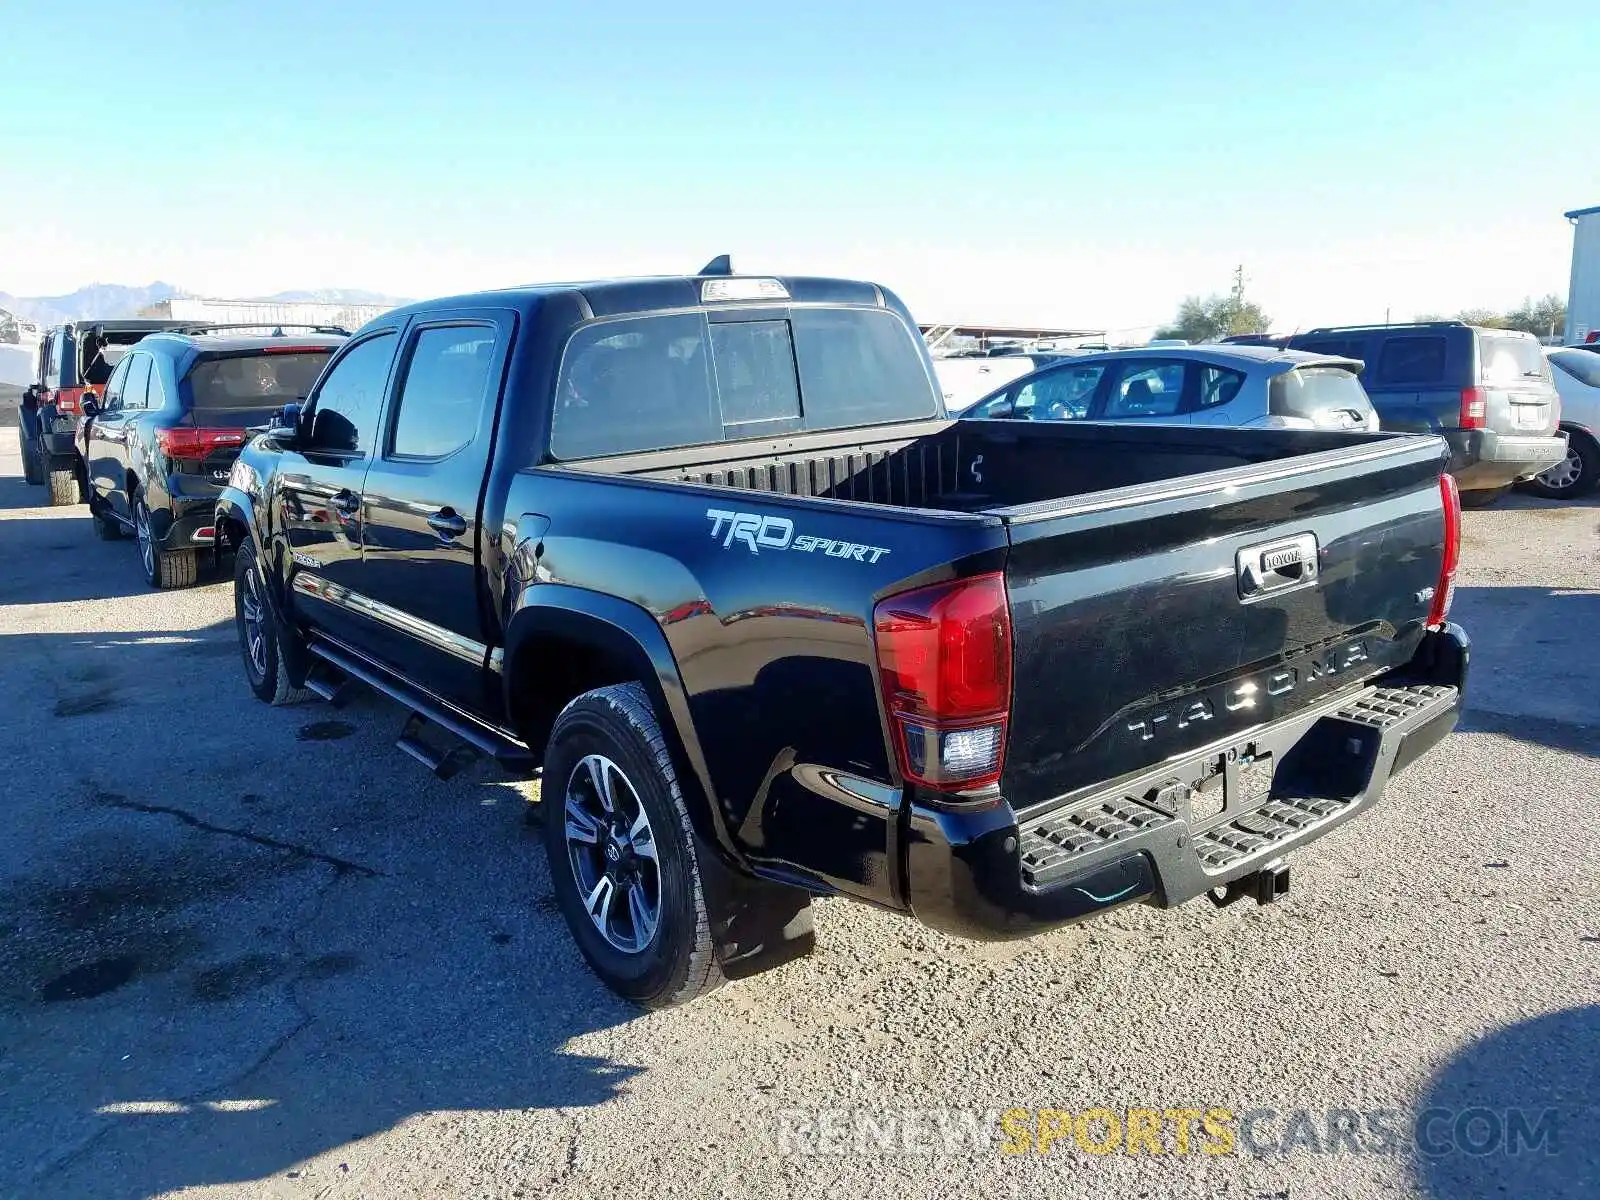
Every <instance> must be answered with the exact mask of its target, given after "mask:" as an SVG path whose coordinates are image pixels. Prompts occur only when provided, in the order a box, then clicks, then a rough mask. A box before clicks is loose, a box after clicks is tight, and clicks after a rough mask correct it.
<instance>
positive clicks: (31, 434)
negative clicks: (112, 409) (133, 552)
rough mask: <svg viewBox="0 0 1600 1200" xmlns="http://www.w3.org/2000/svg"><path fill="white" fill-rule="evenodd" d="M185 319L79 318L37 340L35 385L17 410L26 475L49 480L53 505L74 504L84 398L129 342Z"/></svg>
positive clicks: (103, 381) (95, 391)
mask: <svg viewBox="0 0 1600 1200" xmlns="http://www.w3.org/2000/svg"><path fill="white" fill-rule="evenodd" d="M183 324H185V322H182V321H145V320H126V321H123V320H117V321H79V322H78V323H77V324H75V325H56V326H54V327H53V328H51V329H47V330H46V331H45V333H44V336H43V337H42V338H40V339H39V361H38V364H37V366H36V368H35V370H34V376H33V386H32V387H30V388H28V390H27V391H26V392H24V393H23V396H22V406H21V408H20V409H19V410H18V412H17V429H18V438H17V440H18V443H19V444H20V445H21V447H22V475H23V478H24V479H26V480H27V481H28V482H29V483H46V482H48V483H49V485H50V503H51V504H76V503H78V501H79V495H78V485H79V482H80V480H79V477H78V474H77V472H76V470H75V463H74V454H73V435H74V433H75V431H76V429H77V426H78V417H79V416H80V415H81V414H82V412H83V404H84V401H85V399H87V398H88V397H90V396H93V395H97V394H98V393H99V392H100V391H101V389H102V388H104V387H105V384H106V381H107V380H109V379H110V378H111V373H112V371H113V370H114V369H115V368H116V365H117V363H118V362H119V361H121V358H122V356H123V355H124V354H126V353H127V352H128V347H130V346H132V345H133V344H134V343H135V342H137V341H138V340H139V339H140V338H142V337H144V336H145V335H147V334H150V333H155V332H157V331H159V330H163V329H174V328H178V327H180V326H182V325H183Z"/></svg>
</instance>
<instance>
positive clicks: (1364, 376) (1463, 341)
mask: <svg viewBox="0 0 1600 1200" xmlns="http://www.w3.org/2000/svg"><path fill="white" fill-rule="evenodd" d="M1288 344H1289V345H1290V346H1291V347H1294V348H1296V349H1301V350H1315V351H1318V352H1319V353H1323V354H1337V355H1341V356H1343V357H1346V358H1353V359H1359V360H1360V361H1362V362H1364V363H1365V364H1366V367H1365V369H1364V370H1363V371H1362V373H1361V382H1362V384H1363V385H1364V386H1365V387H1366V390H1367V394H1368V395H1369V396H1371V397H1372V403H1373V404H1374V405H1375V406H1376V408H1377V410H1378V416H1379V417H1380V418H1381V419H1382V421H1383V427H1384V428H1385V429H1395V430H1409V431H1414V432H1418V433H1437V434H1440V435H1441V436H1442V437H1443V438H1444V439H1445V440H1446V441H1447V442H1449V443H1450V449H1451V459H1450V472H1451V474H1453V475H1454V476H1455V477H1456V483H1457V484H1458V485H1459V486H1460V488H1461V496H1462V503H1463V504H1466V505H1469V506H1474V505H1480V506H1481V505H1483V504H1487V503H1491V502H1492V501H1493V500H1495V499H1496V498H1497V497H1499V496H1501V495H1503V494H1504V493H1505V491H1506V490H1507V489H1508V488H1509V487H1510V486H1511V485H1512V484H1513V483H1515V482H1516V481H1517V480H1519V479H1530V478H1532V477H1533V476H1535V475H1537V474H1539V472H1541V471H1543V470H1545V469H1546V468H1547V467H1551V466H1554V465H1555V464H1556V463H1559V462H1561V461H1562V460H1563V459H1565V458H1566V456H1567V446H1566V438H1565V437H1563V436H1562V435H1561V433H1560V432H1559V429H1558V422H1559V418H1560V414H1561V400H1560V397H1559V396H1558V395H1557V394H1556V389H1555V385H1554V384H1553V383H1552V382H1551V381H1550V368H1549V367H1548V365H1547V364H1546V363H1545V360H1544V355H1543V353H1542V352H1541V348H1540V346H1539V342H1538V339H1536V338H1535V337H1534V336H1533V335H1532V334H1530V333H1520V332H1517V331H1515V330H1509V329H1480V328H1478V327H1476V326H1472V325H1465V324H1463V323H1461V322H1460V321H1434V322H1427V323H1417V324H1409V325H1348V326H1338V327H1328V328H1323V329H1313V330H1310V331H1309V332H1307V333H1298V334H1295V335H1294V336H1293V337H1291V338H1290V339H1289V341H1288Z"/></svg>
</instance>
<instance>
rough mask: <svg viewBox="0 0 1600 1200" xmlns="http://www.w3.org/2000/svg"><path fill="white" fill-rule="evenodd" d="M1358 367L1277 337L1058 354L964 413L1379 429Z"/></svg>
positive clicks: (1352, 361) (1353, 361)
mask: <svg viewBox="0 0 1600 1200" xmlns="http://www.w3.org/2000/svg"><path fill="white" fill-rule="evenodd" d="M1360 373H1361V362H1360V360H1358V359H1352V358H1342V357H1339V356H1337V355H1330V354H1314V353H1308V352H1305V351H1301V350H1280V349H1278V348H1277V347H1276V346H1229V345H1219V346H1182V347H1162V348H1160V349H1156V348H1154V347H1149V346H1142V347H1138V348H1135V349H1131V350H1109V351H1105V352H1104V353H1100V354H1084V355H1078V356H1076V357H1073V358H1069V359H1066V360H1065V361H1063V362H1059V363H1053V364H1051V365H1050V366H1047V367H1044V368H1042V369H1040V370H1038V371H1035V372H1033V373H1032V374H1031V375H1024V376H1023V377H1022V378H1020V379H1017V380H1014V381H1012V382H1011V383H1010V384H1008V385H1007V386H1006V387H1004V388H1002V389H1000V390H999V391H996V392H992V393H990V394H989V395H988V396H985V397H984V398H983V399H982V400H980V401H978V403H976V404H975V405H973V406H972V408H970V409H969V410H968V411H967V412H965V413H963V414H962V416H963V418H974V417H977V418H988V419H991V420H992V419H996V418H999V419H1011V420H1024V421H1148V422H1151V423H1154V424H1162V425H1262V426H1267V427H1269V428H1279V429H1365V430H1376V429H1377V428H1378V414H1377V412H1376V411H1375V410H1374V409H1373V407H1372V401H1371V400H1370V399H1368V397H1367V393H1366V391H1365V389H1363V388H1362V386H1361V379H1360Z"/></svg>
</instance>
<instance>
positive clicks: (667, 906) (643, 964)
mask: <svg viewBox="0 0 1600 1200" xmlns="http://www.w3.org/2000/svg"><path fill="white" fill-rule="evenodd" d="M542 791H543V799H542V801H541V804H540V807H541V808H543V809H544V810H545V811H544V847H545V856H546V858H547V860H548V861H549V864H550V881H551V884H552V886H553V887H554V889H555V895H556V903H557V905H558V906H559V907H560V909H561V913H562V916H564V917H565V918H566V921H567V928H568V929H569V930H571V932H572V937H573V940H574V941H576V942H577V943H578V949H579V950H580V951H581V952H582V953H583V957H584V958H585V960H587V962H588V964H589V967H590V969H591V970H593V971H594V973H595V974H596V975H598V976H599V977H600V979H601V981H602V982H603V983H605V984H606V986H607V987H609V988H611V990H612V991H614V992H616V993H617V994H618V995H620V996H623V997H624V998H626V999H628V1000H632V1001H634V1002H635V1003H637V1004H641V1005H643V1006H644V1007H646V1008H667V1007H670V1006H672V1005H675V1004H683V1003H686V1002H687V1001H689V1000H693V999H695V998H696V997H698V996H702V995H704V994H705V993H707V992H709V991H711V990H713V989H714V988H716V987H717V986H718V985H719V984H721V983H722V981H723V976H722V972H721V970H720V968H719V967H718V965H717V960H716V951H715V947H714V945H713V942H712V938H711V922H710V919H709V917H708V916H707V909H706V898H705V892H704V889H703V887H702V884H701V879H700V867H699V862H698V860H697V857H696V853H697V847H696V839H695V835H694V830H693V827H692V825H691V824H690V820H689V810H688V808H687V806H686V805H685V804H684V800H683V792H682V790H681V789H680V788H679V787H678V780H677V773H676V772H675V771H674V769H673V766H672V757H671V755H670V754H669V753H668V751H667V746H666V740H665V738H663V736H662V733H661V728H660V726H659V724H658V723H657V722H656V717H655V713H654V711H653V710H652V708H651V705H650V699H649V697H648V695H647V694H646V693H645V690H644V688H643V687H642V686H640V685H639V684H637V683H625V684H616V685H614V686H611V687H604V688H598V689H596V690H595V691H592V692H585V693H584V694H583V695H581V696H579V697H578V698H577V699H575V700H573V701H572V702H571V703H570V704H568V705H567V706H566V708H564V709H562V710H561V715H560V716H559V717H557V718H556V723H555V726H554V728H553V729H552V730H551V732H550V744H549V748H548V750H547V751H546V753H545V768H544V786H543V789H542Z"/></svg>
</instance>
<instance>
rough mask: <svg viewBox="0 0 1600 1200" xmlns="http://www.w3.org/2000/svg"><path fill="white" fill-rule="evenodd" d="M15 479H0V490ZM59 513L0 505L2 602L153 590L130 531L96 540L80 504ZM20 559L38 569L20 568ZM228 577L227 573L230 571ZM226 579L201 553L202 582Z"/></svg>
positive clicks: (111, 595) (88, 597) (107, 597)
mask: <svg viewBox="0 0 1600 1200" xmlns="http://www.w3.org/2000/svg"><path fill="white" fill-rule="evenodd" d="M15 482H17V481H15V480H9V479H5V478H0V491H3V490H4V489H5V487H6V486H7V485H8V484H11V483H15ZM56 511H57V513H58V514H59V515H52V516H49V517H38V516H28V515H23V514H19V513H16V512H14V511H13V512H8V511H6V510H5V508H4V506H3V505H0V524H3V525H4V529H5V538H6V556H7V569H6V570H4V571H0V604H56V603H62V602H70V601H74V600H112V599H116V598H118V597H122V596H139V595H153V594H155V591H156V589H155V588H153V587H151V586H150V584H149V583H148V582H147V581H146V580H145V578H144V576H143V573H142V571H141V568H140V565H139V547H138V543H137V542H135V541H134V539H133V538H132V537H131V536H127V537H123V538H119V539H118V540H116V541H113V542H103V541H100V540H98V539H97V538H96V537H95V535H94V531H93V529H92V527H91V525H90V518H89V510H88V509H87V508H86V507H84V506H83V505H77V506H75V507H73V508H70V509H65V508H64V509H60V510H56ZM23 560H28V561H29V562H31V563H33V564H36V566H37V568H38V569H35V570H25V569H21V568H22V564H23ZM228 577H229V578H231V576H228ZM221 578H224V575H223V574H222V573H219V572H218V571H217V570H216V568H214V567H213V566H212V565H211V563H209V562H208V561H207V560H206V558H205V557H204V555H202V558H201V566H200V583H201V584H206V583H212V582H215V581H216V580H218V579H221Z"/></svg>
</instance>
